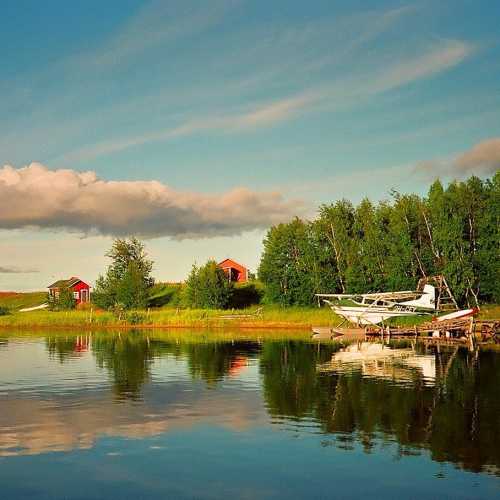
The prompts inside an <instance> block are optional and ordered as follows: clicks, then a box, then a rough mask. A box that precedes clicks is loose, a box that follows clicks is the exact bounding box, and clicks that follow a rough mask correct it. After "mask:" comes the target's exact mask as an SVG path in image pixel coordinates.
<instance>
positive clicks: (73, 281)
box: [48, 276, 90, 305]
mask: <svg viewBox="0 0 500 500" xmlns="http://www.w3.org/2000/svg"><path fill="white" fill-rule="evenodd" d="M48 288H49V294H50V296H51V297H54V298H57V297H59V293H60V291H61V289H63V288H69V289H70V290H71V291H72V292H73V297H74V298H75V300H76V304H77V305H78V304H82V303H84V302H90V286H89V285H88V284H87V283H85V281H82V280H81V279H80V278H77V277H76V276H72V277H71V278H70V279H68V280H59V281H56V282H55V283H53V284H52V285H50V286H49V287H48Z"/></svg>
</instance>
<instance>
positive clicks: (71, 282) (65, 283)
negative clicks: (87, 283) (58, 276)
mask: <svg viewBox="0 0 500 500" xmlns="http://www.w3.org/2000/svg"><path fill="white" fill-rule="evenodd" d="M80 281H82V280H81V279H80V278H76V277H75V276H72V277H71V278H69V279H68V280H58V281H56V282H55V283H52V285H49V286H48V287H47V288H71V287H72V286H75V285H76V284H77V283H79V282H80Z"/></svg>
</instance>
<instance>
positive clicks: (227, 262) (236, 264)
mask: <svg viewBox="0 0 500 500" xmlns="http://www.w3.org/2000/svg"><path fill="white" fill-rule="evenodd" d="M217 265H218V266H219V267H224V265H225V267H233V268H236V269H247V268H246V266H244V265H243V264H240V263H239V262H236V261H235V260H233V259H224V260H223V261H222V262H219V263H218V264H217Z"/></svg>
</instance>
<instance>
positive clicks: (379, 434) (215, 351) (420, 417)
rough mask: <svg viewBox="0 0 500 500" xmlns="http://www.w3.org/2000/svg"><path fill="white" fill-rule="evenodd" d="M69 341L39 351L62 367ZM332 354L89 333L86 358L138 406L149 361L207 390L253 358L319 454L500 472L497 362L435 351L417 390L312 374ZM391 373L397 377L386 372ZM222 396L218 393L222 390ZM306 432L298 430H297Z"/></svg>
mask: <svg viewBox="0 0 500 500" xmlns="http://www.w3.org/2000/svg"><path fill="white" fill-rule="evenodd" d="M76 342H77V341H76V340H75V338H69V339H68V338H58V337H54V338H50V339H48V340H47V347H48V349H49V352H50V353H51V354H52V355H53V356H57V359H59V360H60V361H61V362H64V360H65V359H66V357H68V356H73V355H75V349H76V350H78V345H77V343H76ZM338 349H339V346H338V345H337V346H335V345H333V344H326V345H323V346H321V348H319V346H318V345H317V344H313V343H307V342H300V341H291V340H290V341H265V342H262V344H259V343H256V342H252V341H245V342H242V341H235V342H206V343H201V342H200V343H197V342H186V343H183V342H174V341H169V340H161V339H157V338H155V339H149V338H148V336H147V335H145V334H142V333H134V332H128V333H127V334H126V335H98V336H94V337H93V338H92V342H91V351H92V353H93V356H94V357H95V360H96V363H97V365H98V366H99V367H102V368H105V369H107V370H108V371H109V373H110V375H111V377H112V380H113V388H114V391H115V393H116V395H117V397H118V398H120V399H124V398H127V399H132V400H137V399H140V398H141V391H142V387H143V385H144V384H145V383H147V382H148V381H150V379H151V366H152V364H153V362H154V359H155V358H157V357H166V356H173V357H175V358H177V359H183V360H185V361H186V363H187V366H188V370H189V373H190V374H191V376H192V378H193V379H195V380H196V379H201V380H204V381H205V382H206V383H207V386H208V387H209V388H212V389H218V387H219V386H218V383H219V381H220V380H222V379H223V378H224V377H226V376H228V375H229V374H231V373H232V370H234V369H235V367H237V366H239V364H241V363H242V360H243V361H244V360H245V359H246V358H249V357H252V358H255V357H258V359H259V372H260V377H261V386H262V393H263V398H264V400H265V403H266V407H267V411H268V413H269V415H270V416H271V417H272V419H273V421H276V422H280V421H283V419H286V420H287V421H288V422H291V423H292V424H293V423H297V424H298V425H297V430H298V431H299V432H300V431H301V430H303V429H304V425H305V424H306V423H307V425H313V427H314V426H315V427H316V428H317V426H318V425H319V427H320V430H321V432H324V433H325V439H324V440H323V441H322V445H323V446H331V445H334V446H336V447H338V448H341V449H346V450H349V449H352V448H353V445H354V444H355V443H357V442H359V443H361V444H362V446H363V449H364V450H365V452H367V453H370V452H371V451H372V450H373V449H374V448H375V447H376V446H383V445H384V443H386V442H393V441H396V442H397V444H398V456H399V457H402V456H404V455H411V454H415V453H420V452H421V450H429V452H430V454H431V456H432V458H433V459H434V460H436V461H451V462H454V463H455V464H457V465H458V466H460V467H463V468H465V469H467V470H471V471H477V472H478V471H481V470H486V469H487V470H488V471H490V472H493V473H495V474H499V471H500V418H499V415H500V397H499V392H498V382H497V381H498V376H499V373H500V355H499V354H498V353H495V352H492V351H481V352H479V353H476V354H472V353H470V352H468V351H467V350H466V349H455V348H449V349H441V351H440V352H438V351H437V350H436V349H435V348H433V349H432V350H429V351H427V354H431V355H433V356H435V365H436V378H435V380H434V381H433V383H432V384H429V383H426V381H425V380H424V377H423V376H422V374H419V372H418V370H415V371H414V375H413V376H412V377H411V378H408V377H407V378H405V380H404V383H400V382H399V381H398V380H397V378H393V379H391V378H390V377H377V376H376V373H374V374H373V375H372V376H368V375H367V373H366V372H365V373H363V372H362V370H361V369H352V370H349V371H345V372H341V371H335V370H332V371H320V370H318V367H319V366H321V365H323V364H325V363H327V362H329V361H330V360H331V358H332V355H333V354H334V353H335V352H336V351H337V350H338ZM395 373H396V372H395ZM221 390H222V389H221ZM306 427H307V426H306Z"/></svg>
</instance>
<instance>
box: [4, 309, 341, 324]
mask: <svg viewBox="0 0 500 500" xmlns="http://www.w3.org/2000/svg"><path fill="white" fill-rule="evenodd" d="M256 312H257V309H256V308H250V309H245V310H238V311H227V310H206V309H175V308H163V309H157V310H150V311H149V312H147V311H134V312H129V313H128V314H125V315H124V317H123V318H122V319H120V318H118V317H116V316H115V315H114V314H112V313H111V312H107V311H99V312H95V311H93V312H91V311H90V310H86V311H78V310H75V311H59V312H52V311H47V310H39V311H31V312H25V313H20V312H13V313H11V314H8V315H6V316H0V327H52V328H54V327H70V326H71V327H83V326H85V327H89V326H92V327H106V328H108V327H114V328H125V327H127V328H128V327H150V328H167V327H168V328H187V327H196V328H231V327H237V328H256V329H258V328H301V329H302V328H303V329H309V328H310V327H311V326H313V325H315V326H327V325H331V324H332V322H335V321H337V319H338V318H336V317H335V315H334V314H333V313H332V312H331V311H330V310H329V309H327V308H321V309H320V308H301V307H290V308H286V309H283V308H280V307H275V306H273V307H264V308H263V311H262V313H261V314H259V315H255V316H254V314H255V313H256ZM227 315H234V318H233V319H225V318H223V316H227ZM243 315H251V316H250V317H244V316H243Z"/></svg>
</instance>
